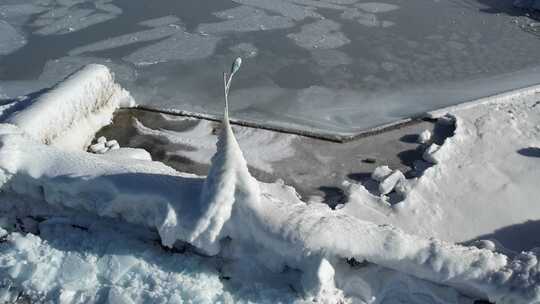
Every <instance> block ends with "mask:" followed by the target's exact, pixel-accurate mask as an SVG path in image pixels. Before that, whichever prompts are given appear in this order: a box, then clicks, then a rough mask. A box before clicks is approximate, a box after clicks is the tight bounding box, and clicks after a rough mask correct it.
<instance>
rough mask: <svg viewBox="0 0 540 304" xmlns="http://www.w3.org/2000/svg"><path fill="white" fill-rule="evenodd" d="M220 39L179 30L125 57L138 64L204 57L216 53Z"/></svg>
mask: <svg viewBox="0 0 540 304" xmlns="http://www.w3.org/2000/svg"><path fill="white" fill-rule="evenodd" d="M219 41H220V38H218V37H212V36H202V35H198V34H190V33H186V32H179V33H177V34H174V35H172V36H171V37H169V38H167V39H165V40H163V41H161V42H158V43H156V44H153V45H150V46H147V47H143V48H141V49H138V50H137V51H135V52H133V53H131V54H130V55H128V56H126V57H124V59H125V60H127V61H129V62H132V63H134V64H136V65H151V64H156V63H159V62H166V61H170V60H197V59H203V58H206V57H208V56H210V55H212V54H213V53H214V50H215V48H216V45H217V43H218V42H219Z"/></svg>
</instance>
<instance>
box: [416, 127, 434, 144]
mask: <svg viewBox="0 0 540 304" xmlns="http://www.w3.org/2000/svg"><path fill="white" fill-rule="evenodd" d="M430 140H431V131H429V130H424V131H422V133H420V134H419V135H418V143H420V144H425V143H427V142H429V141H430Z"/></svg>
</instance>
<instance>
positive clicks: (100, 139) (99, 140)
mask: <svg viewBox="0 0 540 304" xmlns="http://www.w3.org/2000/svg"><path fill="white" fill-rule="evenodd" d="M105 142H107V138H105V136H100V137H99V138H98V139H97V143H100V144H104V143H105Z"/></svg>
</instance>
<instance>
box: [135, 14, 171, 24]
mask: <svg viewBox="0 0 540 304" xmlns="http://www.w3.org/2000/svg"><path fill="white" fill-rule="evenodd" d="M179 22H180V18H178V17H176V16H173V15H169V16H163V17H159V18H154V19H149V20H145V21H141V22H139V24H140V25H144V26H148V27H162V26H168V25H171V24H179Z"/></svg>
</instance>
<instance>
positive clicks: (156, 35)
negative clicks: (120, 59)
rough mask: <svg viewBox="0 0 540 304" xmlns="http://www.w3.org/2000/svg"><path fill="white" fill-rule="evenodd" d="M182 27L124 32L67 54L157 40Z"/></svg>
mask: <svg viewBox="0 0 540 304" xmlns="http://www.w3.org/2000/svg"><path fill="white" fill-rule="evenodd" d="M181 31H183V29H182V28H181V27H180V26H164V27H157V28H154V29H150V30H146V31H140V32H135V33H130V34H125V35H121V36H117V37H112V38H108V39H105V40H102V41H98V42H94V43H92V44H89V45H85V46H81V47H77V48H75V49H73V50H71V51H69V55H71V56H74V55H80V54H83V53H87V52H96V51H103V50H108V49H113V48H117V47H121V46H125V45H129V44H133V43H139V42H145V41H152V40H158V39H161V38H165V37H168V36H171V35H173V34H175V33H178V32H181Z"/></svg>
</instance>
